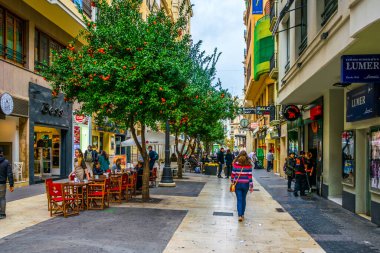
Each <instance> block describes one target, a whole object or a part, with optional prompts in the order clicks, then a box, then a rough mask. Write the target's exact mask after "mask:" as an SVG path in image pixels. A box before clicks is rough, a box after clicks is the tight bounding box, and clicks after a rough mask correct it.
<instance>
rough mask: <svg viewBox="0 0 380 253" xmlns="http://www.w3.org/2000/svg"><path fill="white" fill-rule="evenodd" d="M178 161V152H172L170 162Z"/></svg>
mask: <svg viewBox="0 0 380 253" xmlns="http://www.w3.org/2000/svg"><path fill="white" fill-rule="evenodd" d="M177 161H178V158H177V156H176V154H175V153H172V155H171V156H170V162H172V163H176V162H177Z"/></svg>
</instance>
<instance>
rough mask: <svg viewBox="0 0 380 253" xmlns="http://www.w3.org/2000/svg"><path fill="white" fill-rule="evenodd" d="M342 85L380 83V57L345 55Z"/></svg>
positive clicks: (377, 55) (342, 59)
mask: <svg viewBox="0 0 380 253" xmlns="http://www.w3.org/2000/svg"><path fill="white" fill-rule="evenodd" d="M341 72H342V73H341V82H342V83H374V82H380V55H379V54H374V55H343V56H342V58H341Z"/></svg>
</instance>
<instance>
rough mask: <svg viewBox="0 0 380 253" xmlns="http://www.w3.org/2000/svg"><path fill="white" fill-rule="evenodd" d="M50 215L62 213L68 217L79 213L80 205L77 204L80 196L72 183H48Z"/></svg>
mask: <svg viewBox="0 0 380 253" xmlns="http://www.w3.org/2000/svg"><path fill="white" fill-rule="evenodd" d="M47 187H48V192H49V203H50V217H52V216H53V214H54V215H61V214H63V216H64V217H65V218H66V217H67V216H69V215H77V214H79V206H78V205H77V201H78V196H77V195H76V193H75V191H74V190H73V187H72V186H70V185H65V184H59V183H48V184H47Z"/></svg>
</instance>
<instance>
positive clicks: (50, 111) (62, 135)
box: [29, 83, 73, 184]
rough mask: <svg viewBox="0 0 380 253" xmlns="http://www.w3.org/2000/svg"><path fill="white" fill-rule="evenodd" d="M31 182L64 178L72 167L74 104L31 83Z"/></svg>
mask: <svg viewBox="0 0 380 253" xmlns="http://www.w3.org/2000/svg"><path fill="white" fill-rule="evenodd" d="M29 112H30V115H29V182H30V184H35V183H39V182H43V180H44V179H46V178H50V177H53V178H64V177H67V176H68V175H69V173H70V172H71V170H72V168H71V165H72V154H73V153H72V136H73V135H72V133H73V131H72V104H70V103H66V102H64V98H63V95H62V94H60V95H59V96H58V97H57V98H53V97H52V95H51V90H50V89H48V88H45V87H42V86H40V85H37V84H34V83H30V84H29Z"/></svg>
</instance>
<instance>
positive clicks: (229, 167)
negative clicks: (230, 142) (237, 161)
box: [225, 149, 235, 178]
mask: <svg viewBox="0 0 380 253" xmlns="http://www.w3.org/2000/svg"><path fill="white" fill-rule="evenodd" d="M234 158H235V156H234V154H232V153H231V150H229V149H227V154H226V159H225V160H226V178H229V177H230V176H231V172H232V162H233V161H234Z"/></svg>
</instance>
